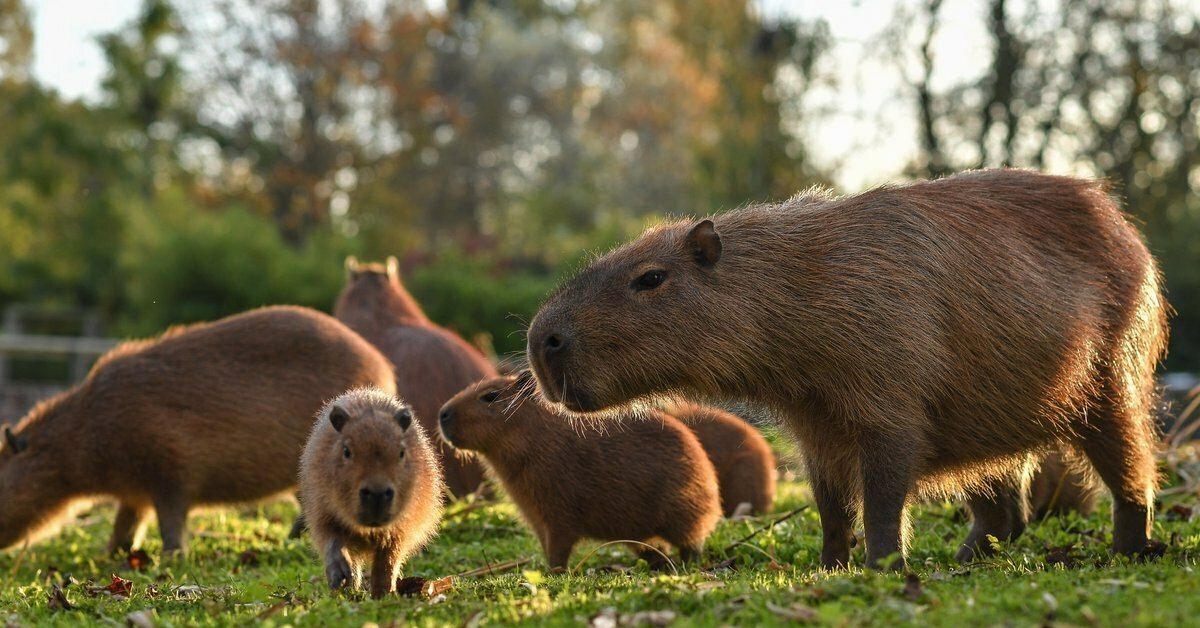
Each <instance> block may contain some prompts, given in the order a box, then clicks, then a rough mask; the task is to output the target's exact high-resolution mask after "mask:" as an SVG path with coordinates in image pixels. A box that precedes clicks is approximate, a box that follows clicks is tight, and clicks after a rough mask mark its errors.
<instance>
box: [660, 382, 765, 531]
mask: <svg viewBox="0 0 1200 628" xmlns="http://www.w3.org/2000/svg"><path fill="white" fill-rule="evenodd" d="M666 412H667V414H670V415H671V416H673V417H675V418H677V419H679V421H680V422H681V423H683V424H684V425H686V426H687V428H688V429H690V430H691V431H692V433H693V434H695V435H696V438H698V439H700V445H701V446H703V447H704V453H706V454H708V459H709V460H710V461H712V463H713V468H714V469H716V471H717V484H718V485H720V488H721V511H722V512H724V513H725V516H726V517H732V516H733V515H734V513H736V512H738V509H739V507H741V508H742V509H743V511H745V512H746V513H747V514H755V515H761V514H764V513H768V512H771V507H772V506H773V505H774V503H775V454H774V453H772V452H771V446H770V445H768V444H767V439H765V438H763V436H762V434H760V433H759V432H758V430H756V429H754V428H753V427H751V426H750V425H747V424H746V422H745V421H743V420H741V419H739V418H738V417H736V416H734V415H733V414H731V413H729V412H726V411H724V410H721V409H720V408H714V407H712V406H702V405H698V404H694V403H680V404H677V405H674V406H671V407H669V408H667V409H666ZM742 504H748V510H747V509H746V508H745V507H743V506H742Z"/></svg>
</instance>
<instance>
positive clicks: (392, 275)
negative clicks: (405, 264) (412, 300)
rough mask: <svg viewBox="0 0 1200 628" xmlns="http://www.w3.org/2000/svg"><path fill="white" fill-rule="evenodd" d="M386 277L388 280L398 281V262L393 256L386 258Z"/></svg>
mask: <svg viewBox="0 0 1200 628" xmlns="http://www.w3.org/2000/svg"><path fill="white" fill-rule="evenodd" d="M387 276H388V279H395V280H396V281H400V260H398V259H396V256H395V255H389V256H388V258H387Z"/></svg>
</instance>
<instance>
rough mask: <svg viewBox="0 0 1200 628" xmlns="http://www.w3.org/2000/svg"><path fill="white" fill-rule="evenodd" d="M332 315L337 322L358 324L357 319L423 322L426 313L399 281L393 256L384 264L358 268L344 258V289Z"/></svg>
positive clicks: (348, 258) (356, 263)
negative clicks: (414, 319) (396, 319)
mask: <svg viewBox="0 0 1200 628" xmlns="http://www.w3.org/2000/svg"><path fill="white" fill-rule="evenodd" d="M334 315H335V316H336V317H337V318H338V319H340V320H346V319H348V318H349V319H350V322H351V323H360V321H358V320H355V319H357V318H359V317H365V318H367V319H368V320H369V319H371V318H373V317H379V318H381V319H382V320H390V319H391V318H394V317H395V316H400V317H401V318H416V319H421V320H424V319H425V312H424V311H423V310H422V309H421V306H420V305H418V304H417V302H416V300H414V299H413V298H412V295H410V294H409V293H408V290H406V289H405V287H404V283H403V282H402V281H401V280H400V261H399V260H397V259H396V257H395V256H389V257H388V258H387V262H386V263H384V264H375V263H366V264H360V263H359V261H358V260H357V259H356V258H354V257H353V256H351V257H347V258H346V285H345V287H343V288H342V292H341V294H340V295H338V300H337V304H336V305H335V306H334ZM360 324H361V323H360ZM351 327H355V325H354V324H351Z"/></svg>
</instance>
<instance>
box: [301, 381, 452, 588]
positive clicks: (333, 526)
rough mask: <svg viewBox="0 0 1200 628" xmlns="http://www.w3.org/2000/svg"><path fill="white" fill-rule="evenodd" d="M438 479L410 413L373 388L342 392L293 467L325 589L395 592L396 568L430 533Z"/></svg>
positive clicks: (438, 510)
mask: <svg viewBox="0 0 1200 628" xmlns="http://www.w3.org/2000/svg"><path fill="white" fill-rule="evenodd" d="M442 490H443V486H442V473H441V467H439V466H438V463H437V457H436V456H435V455H434V452H433V447H432V446H430V443H429V440H428V439H427V438H426V437H425V432H424V430H422V429H421V426H420V424H419V423H418V422H416V421H414V420H413V414H412V409H411V408H410V407H409V406H407V405H405V404H404V403H402V402H401V401H400V400H399V399H397V398H395V397H394V396H392V395H391V394H388V393H385V392H383V391H381V390H378V389H367V388H364V389H358V390H352V391H350V392H347V393H346V394H344V395H342V396H341V397H338V398H337V399H335V400H333V401H332V402H330V403H329V405H327V406H326V407H325V408H324V409H323V410H321V415H320V417H319V418H318V419H317V423H316V425H315V426H313V430H312V437H310V438H309V440H308V445H307V446H306V447H305V448H304V457H303V458H302V459H301V461H300V503H301V504H303V506H304V518H305V520H306V521H308V525H309V530H310V531H311V533H312V538H313V543H314V544H315V545H316V548H317V552H318V553H320V554H321V556H322V557H323V558H324V559H325V575H326V577H327V578H328V582H329V586H330V588H333V589H338V588H340V587H342V586H343V585H346V584H349V585H350V586H351V587H353V588H355V589H357V588H358V587H359V584H360V583H361V582H362V564H363V562H364V561H366V560H368V559H369V560H371V597H374V598H380V597H383V596H384V595H387V594H388V593H391V592H393V591H395V590H396V576H397V575H398V574H399V572H400V566H401V565H403V564H404V561H405V560H407V559H408V558H409V557H410V556H412V555H413V554H414V553H415V552H417V551H418V550H419V549H421V548H422V547H424V546H425V544H426V543H428V542H429V540H430V539H431V538H433V537H434V535H436V534H437V528H438V523H439V522H440V521H441V518H442Z"/></svg>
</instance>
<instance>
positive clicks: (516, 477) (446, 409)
mask: <svg viewBox="0 0 1200 628" xmlns="http://www.w3.org/2000/svg"><path fill="white" fill-rule="evenodd" d="M533 387H534V383H533V380H532V377H530V376H529V375H528V374H525V375H523V376H522V375H513V376H502V377H496V378H491V379H487V380H484V381H481V382H479V383H477V384H474V385H472V386H469V387H467V388H466V389H465V390H463V391H462V392H460V393H459V394H458V395H456V396H454V398H452V399H451V400H450V401H448V402H446V405H445V406H443V407H442V411H441V414H440V417H439V421H440V428H441V435H442V439H443V440H445V441H446V442H448V443H450V444H452V445H453V446H454V447H457V448H459V449H463V450H466V451H471V452H475V453H477V454H478V455H480V456H481V457H482V458H483V460H484V462H485V463H486V464H487V466H488V467H489V468H491V470H492V472H493V474H494V475H495V477H496V478H497V479H498V480H499V481H500V484H501V485H502V486H503V487H504V490H505V492H507V493H508V495H509V497H511V498H512V500H513V502H515V503H516V505H517V508H518V509H519V510H520V511H521V516H522V517H523V518H524V519H525V522H526V523H527V524H528V525H529V528H530V529H531V530H532V531H533V533H534V536H536V537H537V539H538V542H539V543H541V546H542V549H543V551H545V553H546V560H547V562H548V564H549V566H550V568H552V569H562V568H565V567H567V561H568V560H569V559H570V556H571V549H572V548H573V547H574V546H575V543H576V542H577V541H579V540H580V539H582V538H590V539H595V540H600V541H617V540H623V541H638V542H643V543H647V544H649V545H653V546H655V547H661V546H662V545H663V543H664V542H665V543H667V544H670V545H671V546H674V547H676V548H678V549H679V552H680V555H681V557H682V558H683V560H685V561H688V560H692V559H694V558H697V557H698V556H699V555H700V552H701V551H702V550H703V547H704V540H705V539H706V538H707V537H708V535H709V534H710V533H711V532H712V530H713V528H714V527H715V526H716V524H717V521H718V520H719V519H720V517H721V505H720V498H719V493H718V488H717V478H716V473H715V471H714V470H713V466H712V463H710V462H709V461H708V458H707V457H706V456H705V454H704V449H703V448H702V447H701V446H700V442H699V441H698V440H697V439H696V437H695V436H693V435H692V433H691V432H690V431H688V429H687V428H686V427H684V426H683V425H681V424H680V423H679V421H678V420H676V419H674V418H672V417H670V416H668V415H666V414H663V413H657V412H651V413H649V415H648V416H646V417H644V418H640V419H634V418H629V420H627V421H626V422H624V423H623V424H622V425H619V426H614V427H613V429H609V430H607V431H604V432H600V431H596V430H594V429H589V428H588V427H587V426H585V425H578V424H575V423H572V422H571V421H569V420H567V419H566V418H565V417H563V416H561V415H559V414H557V413H556V412H554V411H552V410H550V409H549V408H548V407H547V406H544V405H542V404H541V403H540V402H539V400H538V399H537V398H536V395H535V394H534V393H533V392H532V389H533ZM635 549H636V548H635ZM638 553H639V554H641V555H643V556H645V557H646V558H647V560H649V561H651V562H654V556H653V553H652V552H644V551H641V550H639V551H638Z"/></svg>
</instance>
